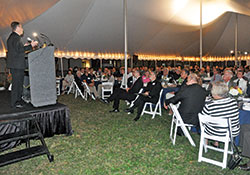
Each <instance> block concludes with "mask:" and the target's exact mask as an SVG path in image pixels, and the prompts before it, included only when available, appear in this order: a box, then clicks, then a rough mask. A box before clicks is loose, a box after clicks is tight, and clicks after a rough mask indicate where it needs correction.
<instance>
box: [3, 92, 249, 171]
mask: <svg viewBox="0 0 250 175" xmlns="http://www.w3.org/2000/svg"><path fill="white" fill-rule="evenodd" d="M59 102H61V103H63V104H66V105H67V106H68V107H69V108H70V117H71V123H72V127H73V130H74V134H73V135H72V136H68V137H66V136H63V135H61V136H54V137H53V138H47V139H46V142H47V145H48V147H49V150H50V152H51V153H52V154H53V155H54V157H55V161H54V162H53V163H49V161H48V159H47V156H40V157H36V158H32V159H29V160H25V161H22V162H19V163H15V164H12V165H8V166H5V167H2V168H0V175H11V174H17V175H22V174H23V175H30V174H34V175H50V174H66V175H71V174H72V175H78V174H79V175H82V174H83V175H85V174H97V175H102V174H105V175H106V174H133V175H134V174H149V175H155V174H156V175H157V174H170V175H175V174H176V175H182V174H183V175H184V174H190V175H196V174H197V175H198V174H199V175H200V174H211V175H219V174H221V175H224V174H227V175H230V174H237V175H238V174H242V175H243V174H244V175H245V174H247V173H246V172H243V171H240V170H238V169H237V170H234V171H230V170H228V169H226V170H222V169H221V168H220V167H217V166H214V165H210V164H207V163H204V162H202V163H198V161H197V159H198V151H199V149H198V145H199V135H197V134H195V133H192V137H193V138H194V140H195V143H196V145H197V146H196V147H192V146H191V145H190V144H189V142H188V140H187V139H186V138H185V137H177V140H176V145H175V146H173V145H172V142H171V141H170V139H169V132H170V121H171V117H170V116H168V115H167V113H166V112H165V110H164V111H163V116H162V117H159V116H156V118H155V119H154V120H152V119H151V117H150V116H149V115H144V116H143V117H142V118H141V119H140V120H139V121H137V122H134V121H133V118H134V117H135V116H134V115H135V114H134V115H127V114H126V113H125V112H123V109H125V103H123V102H122V103H121V105H120V111H121V112H120V113H116V114H110V113H109V112H108V111H109V110H111V109H112V105H111V104H109V105H107V104H103V103H101V102H100V101H93V100H89V101H84V100H83V99H81V98H80V97H78V98H77V99H74V97H73V95H64V96H61V97H59ZM208 154H209V153H208ZM209 156H212V157H217V158H219V157H220V156H221V154H218V153H214V152H211V151H210V154H209ZM249 174H250V173H249Z"/></svg>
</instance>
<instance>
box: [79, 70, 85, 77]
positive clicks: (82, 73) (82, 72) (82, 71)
mask: <svg viewBox="0 0 250 175" xmlns="http://www.w3.org/2000/svg"><path fill="white" fill-rule="evenodd" d="M80 72H81V75H82V76H83V75H84V73H85V69H84V68H80Z"/></svg>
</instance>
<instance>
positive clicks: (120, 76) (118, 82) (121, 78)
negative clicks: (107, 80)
mask: <svg viewBox="0 0 250 175" xmlns="http://www.w3.org/2000/svg"><path fill="white" fill-rule="evenodd" d="M124 73H125V71H124V68H123V67H121V68H120V70H119V71H118V72H116V73H115V74H114V77H115V84H114V89H116V88H120V87H123V88H124V87H125V75H124Z"/></svg>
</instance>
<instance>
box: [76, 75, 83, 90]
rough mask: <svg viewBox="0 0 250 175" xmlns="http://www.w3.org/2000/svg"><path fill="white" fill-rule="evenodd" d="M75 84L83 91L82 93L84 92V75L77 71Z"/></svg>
mask: <svg viewBox="0 0 250 175" xmlns="http://www.w3.org/2000/svg"><path fill="white" fill-rule="evenodd" d="M75 82H76V84H77V86H78V88H79V89H80V90H81V91H82V93H83V92H84V87H83V84H82V73H81V71H77V72H76V76H75Z"/></svg>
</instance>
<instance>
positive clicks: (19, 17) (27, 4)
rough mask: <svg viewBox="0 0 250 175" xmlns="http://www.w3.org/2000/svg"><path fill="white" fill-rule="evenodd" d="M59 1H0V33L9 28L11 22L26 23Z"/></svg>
mask: <svg viewBox="0 0 250 175" xmlns="http://www.w3.org/2000/svg"><path fill="white" fill-rule="evenodd" d="M58 1H59V0H42V1H41V0H32V1H31V0H21V1H20V0H1V5H0V19H1V23H0V33H2V32H3V31H5V30H6V29H8V28H9V26H10V23H11V22H12V21H14V20H15V21H20V22H21V23H26V22H28V21H30V20H32V19H34V18H35V17H37V16H39V15H40V14H42V13H44V12H45V11H46V10H47V9H48V8H50V7H51V6H53V5H54V4H55V3H56V2H58Z"/></svg>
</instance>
